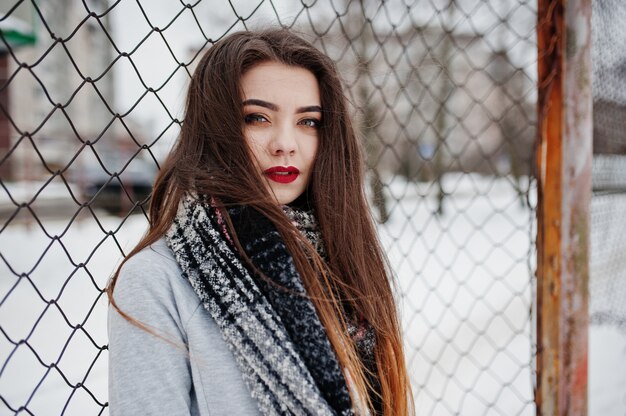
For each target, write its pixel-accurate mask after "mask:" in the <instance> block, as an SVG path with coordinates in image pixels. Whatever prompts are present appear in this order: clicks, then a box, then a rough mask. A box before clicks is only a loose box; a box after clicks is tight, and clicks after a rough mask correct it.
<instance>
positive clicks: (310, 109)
mask: <svg viewBox="0 0 626 416" xmlns="http://www.w3.org/2000/svg"><path fill="white" fill-rule="evenodd" d="M243 105H244V106H246V105H258V106H260V107H265V108H268V109H270V110H272V111H278V110H279V109H280V107H279V106H277V105H276V104H274V103H270V102H267V101H264V100H259V99H258V98H250V99H248V100H245V101H244V102H243ZM321 112H322V107H321V106H319V105H308V106H305V107H299V108H297V109H296V113H297V114H299V113H321Z"/></svg>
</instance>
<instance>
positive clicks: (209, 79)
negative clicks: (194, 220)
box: [107, 29, 412, 416]
mask: <svg viewBox="0 0 626 416" xmlns="http://www.w3.org/2000/svg"><path fill="white" fill-rule="evenodd" d="M268 61H273V62H279V63H283V64H286V65H290V66H296V67H301V68H304V69H307V70H309V71H310V72H311V73H313V74H314V75H315V76H316V78H317V81H318V83H319V88H320V98H321V106H322V111H323V113H322V123H321V127H320V130H319V149H318V154H317V157H316V160H315V165H314V169H313V172H312V175H311V180H310V184H309V188H308V190H307V195H308V197H309V198H308V199H309V200H310V204H311V205H312V208H313V209H314V211H315V213H316V216H317V220H318V223H319V226H320V231H321V234H322V238H323V241H324V244H325V248H326V254H327V257H328V259H327V261H325V262H324V261H321V260H320V258H319V256H317V254H316V253H314V250H313V249H312V247H311V245H310V244H306V243H305V242H303V241H302V237H301V236H299V234H298V233H297V232H294V231H295V230H294V226H293V224H291V223H290V222H289V221H288V220H287V218H286V217H285V215H284V213H283V212H282V210H281V209H280V207H279V206H278V205H277V204H276V202H275V199H273V197H272V195H270V193H269V191H268V190H267V188H266V186H265V184H264V179H263V178H261V175H260V174H259V173H258V172H256V171H255V170H254V169H250V168H249V167H250V166H251V156H250V151H249V149H248V147H247V144H246V142H245V140H244V137H243V119H244V114H243V108H242V104H241V103H242V91H241V87H240V81H241V78H242V75H243V74H244V73H245V72H246V71H247V70H249V69H250V68H252V67H253V66H254V65H257V64H259V63H261V62H268ZM363 169H364V168H363V161H362V155H361V149H360V146H359V141H358V139H357V136H356V134H355V131H354V129H353V126H352V122H351V119H350V117H349V113H348V106H347V102H346V99H345V96H344V94H343V89H342V85H341V81H340V78H339V76H338V73H337V70H336V68H335V65H334V64H333V62H332V61H331V60H330V59H329V58H328V57H327V56H326V55H324V54H323V53H321V52H320V51H318V50H317V49H316V48H315V47H313V46H312V45H311V44H310V43H308V42H306V41H305V40H303V39H302V38H301V37H299V36H297V35H295V34H294V33H292V32H290V31H288V30H284V29H272V30H265V31H259V32H237V33H233V34H231V35H229V36H227V37H225V38H223V39H221V40H219V41H218V42H216V43H215V44H214V45H213V46H212V47H211V48H210V49H209V50H208V51H207V52H206V53H205V55H204V56H203V57H202V59H201V60H200V62H199V63H198V66H197V69H196V70H195V72H194V74H193V76H192V78H191V83H190V85H189V91H188V95H187V102H186V112H185V118H184V122H183V125H182V129H181V133H180V136H179V139H178V141H177V142H176V144H175V145H174V148H173V149H172V151H171V152H170V154H169V156H168V157H167V159H166V161H165V162H164V164H163V166H162V167H161V170H160V172H159V175H158V177H157V179H156V182H155V185H154V189H153V193H152V199H151V203H150V228H149V230H148V232H147V234H146V235H145V236H144V237H143V238H142V240H141V241H140V242H139V244H138V245H137V246H136V247H135V248H134V249H133V250H132V251H131V252H130V253H129V255H128V256H127V258H126V259H128V258H130V257H131V256H133V255H134V254H136V253H137V252H139V251H140V250H142V249H144V248H146V247H148V246H149V245H151V244H152V243H154V242H155V241H156V240H158V239H159V238H161V237H162V236H163V235H164V234H165V232H166V231H167V229H168V228H169V227H170V225H171V224H172V223H173V220H174V217H175V215H176V211H177V208H178V204H179V201H180V200H181V198H182V197H183V195H185V193H187V192H189V191H190V190H194V191H196V192H197V193H199V194H204V195H211V196H212V197H214V198H215V200H218V201H234V202H236V203H238V204H247V205H249V206H251V207H253V208H255V209H256V210H258V211H259V212H261V213H262V214H264V215H265V216H267V217H268V218H269V219H270V220H271V221H272V222H273V223H274V225H275V226H276V228H277V230H278V231H279V232H280V234H281V236H282V237H283V239H284V241H285V244H286V246H287V248H288V250H289V252H290V253H291V254H292V256H293V258H294V261H295V264H296V267H297V270H298V272H299V273H300V275H301V276H302V279H303V282H304V284H305V286H306V287H307V291H308V292H309V294H310V296H311V299H312V301H313V304H314V305H315V307H316V309H317V312H318V314H319V316H320V320H321V322H322V324H323V325H324V326H325V328H326V330H327V334H328V336H329V339H330V342H331V344H332V345H333V347H334V349H335V352H336V353H337V357H338V359H339V362H340V363H341V365H342V367H343V368H344V369H346V370H347V371H349V373H350V377H351V379H352V381H353V382H354V385H355V387H356V391H357V394H358V396H359V397H360V398H361V399H363V398H365V400H366V401H367V404H368V407H371V400H370V399H369V397H370V395H369V394H368V392H371V388H372V387H371V386H370V384H369V383H368V381H367V380H368V378H367V376H366V373H367V369H366V368H365V366H364V365H363V363H362V362H361V360H359V358H358V355H357V353H356V350H355V347H354V345H353V343H352V342H351V340H350V338H349V337H348V335H347V329H346V321H345V318H344V316H343V315H344V314H343V313H342V312H343V311H345V310H346V305H345V304H346V303H347V304H348V305H349V307H350V309H352V310H353V311H354V312H355V313H356V314H358V315H360V316H362V317H363V318H365V319H366V320H367V321H368V322H369V323H370V324H371V325H372V326H373V328H374V330H375V333H376V360H377V373H378V374H377V375H378V378H379V379H380V386H381V395H382V397H381V398H380V400H381V401H382V403H383V408H384V414H385V415H394V416H401V415H406V414H409V412H410V408H412V399H411V393H410V386H409V380H408V376H407V371H406V367H405V361H404V354H403V349H402V340H401V336H400V327H399V322H398V314H397V310H396V304H395V302H394V298H393V291H392V284H391V279H390V273H389V271H388V267H387V265H386V261H385V257H384V255H383V253H382V250H381V247H380V244H379V242H378V239H377V236H376V232H375V228H374V224H373V221H372V218H371V215H370V211H369V208H368V205H367V202H366V199H365V195H364V191H363V176H364V170H363ZM224 216H225V217H226V219H227V221H226V222H227V223H228V224H230V221H229V220H228V218H227V212H226V211H225V210H224ZM229 228H230V232H231V233H232V234H234V230H233V229H232V226H230V227H229ZM311 259H313V261H311ZM122 265H123V263H122ZM120 268H121V266H120ZM118 274H119V269H118V272H117V273H116V274H115V275H114V276H113V279H112V281H111V283H110V284H109V286H108V288H107V293H108V296H109V300H110V302H111V305H112V306H113V307H114V308H115V309H116V310H118V312H120V313H121V314H122V316H124V317H125V318H126V319H128V320H129V321H131V322H133V323H136V324H139V325H140V326H142V327H143V325H141V324H140V323H138V322H137V321H136V320H134V319H133V318H132V317H130V316H128V315H127V314H125V313H124V312H123V311H120V310H119V308H118V307H117V305H116V304H115V301H114V298H113V291H114V287H115V282H116V280H117V277H118ZM337 293H339V294H341V296H334V295H333V294H337ZM351 394H352V393H351ZM352 395H353V394H352ZM354 399H355V397H354V395H353V400H354Z"/></svg>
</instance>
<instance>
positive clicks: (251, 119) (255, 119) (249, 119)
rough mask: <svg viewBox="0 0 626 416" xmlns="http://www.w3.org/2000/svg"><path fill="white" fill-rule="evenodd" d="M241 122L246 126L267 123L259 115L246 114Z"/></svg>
mask: <svg viewBox="0 0 626 416" xmlns="http://www.w3.org/2000/svg"><path fill="white" fill-rule="evenodd" d="M243 120H244V121H245V123H246V124H253V123H263V122H265V121H267V119H266V118H265V117H263V116H262V115H260V114H248V115H247V116H245V117H244V119H243Z"/></svg>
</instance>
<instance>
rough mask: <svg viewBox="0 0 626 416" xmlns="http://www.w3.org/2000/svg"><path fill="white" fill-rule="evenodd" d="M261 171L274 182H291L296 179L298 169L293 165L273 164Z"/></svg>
mask: <svg viewBox="0 0 626 416" xmlns="http://www.w3.org/2000/svg"><path fill="white" fill-rule="evenodd" d="M263 173H264V174H265V175H266V176H267V177H268V178H270V179H271V180H273V181H274V182H278V183H291V182H293V181H295V180H296V179H298V175H299V174H300V171H299V170H298V168H296V167H294V166H273V167H271V168H269V169H265V170H264V171H263Z"/></svg>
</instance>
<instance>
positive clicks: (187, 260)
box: [166, 195, 354, 416]
mask: <svg viewBox="0 0 626 416" xmlns="http://www.w3.org/2000/svg"><path fill="white" fill-rule="evenodd" d="M286 214H287V215H288V216H289V217H290V218H291V219H292V221H294V222H295V223H296V224H297V225H298V229H299V230H300V231H301V232H303V233H304V234H305V236H307V237H308V238H311V235H308V234H309V233H312V232H313V231H312V230H314V229H315V223H314V221H315V219H314V217H313V215H312V214H311V213H310V212H308V211H300V210H295V209H293V208H289V209H287V210H286ZM229 215H230V218H231V220H232V222H233V225H234V228H235V231H236V233H237V237H238V239H239V242H240V243H241V245H242V247H243V249H244V251H245V252H246V254H247V256H248V257H249V258H250V260H252V263H253V264H254V265H255V266H256V267H257V268H258V269H259V270H260V271H261V272H262V273H263V274H264V275H265V276H267V277H268V278H269V280H270V281H271V282H267V281H266V280H265V279H262V278H259V277H257V276H256V274H255V273H254V272H253V271H251V270H249V269H248V268H247V267H246V266H245V264H244V262H243V260H242V259H241V257H240V255H239V254H238V253H237V250H236V248H235V246H234V245H233V243H232V241H231V239H230V236H229V235H228V233H227V232H226V228H225V225H224V222H223V221H222V218H221V215H220V212H219V210H218V209H217V208H216V207H215V205H214V204H212V203H210V202H208V201H205V200H203V199H201V198H195V197H193V196H191V195H188V196H187V197H185V198H183V200H182V201H181V203H180V205H179V209H178V213H177V216H176V219H175V221H174V223H173V225H172V226H171V228H170V229H169V231H168V232H167V234H166V240H167V243H168V245H169V247H170V248H171V249H172V251H173V252H174V255H175V258H176V260H177V262H178V264H179V265H180V267H181V269H182V270H183V273H184V276H185V277H186V278H187V279H189V282H190V283H191V285H192V286H193V288H194V290H195V292H196V293H197V295H198V296H199V298H200V300H201V302H202V303H203V306H204V307H205V308H206V310H207V311H208V312H209V313H210V315H211V316H212V317H213V319H214V320H215V322H216V323H217V325H218V326H219V328H220V330H221V333H222V336H223V338H224V340H225V341H226V342H227V344H228V346H229V348H230V350H231V351H232V353H233V355H234V357H235V359H236V361H237V363H238V365H239V368H240V369H241V371H242V374H243V377H244V380H245V382H246V385H247V386H248V388H249V390H250V392H251V394H252V397H253V398H255V399H256V401H257V404H258V408H259V410H260V411H261V413H262V414H264V415H285V414H294V415H341V416H351V415H354V410H353V409H352V404H351V400H350V396H349V393H348V387H347V386H346V383H345V380H344V378H343V374H342V371H341V368H340V365H339V362H338V360H337V357H336V355H335V353H334V350H333V348H332V346H331V344H330V341H329V340H328V337H327V336H326V332H325V329H324V327H323V325H322V323H321V322H320V320H319V317H318V315H317V312H316V311H315V307H314V306H313V304H312V302H311V300H310V299H309V298H308V297H307V296H306V289H305V288H304V285H303V283H302V281H301V278H300V275H299V274H298V272H297V271H296V268H295V264H294V262H293V258H292V257H291V256H290V254H289V253H288V251H287V248H286V246H285V244H284V242H283V241H282V239H281V237H280V234H279V233H278V231H277V230H276V228H275V227H274V226H273V224H272V223H271V222H270V221H269V220H268V219H267V218H265V217H264V216H262V215H261V214H260V213H258V212H257V211H255V210H253V209H251V208H248V207H236V208H231V209H229ZM302 224H306V225H305V226H302ZM307 225H308V226H307ZM313 244H314V245H315V242H313ZM282 288H285V289H286V290H283V289H282ZM303 295H305V296H303Z"/></svg>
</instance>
